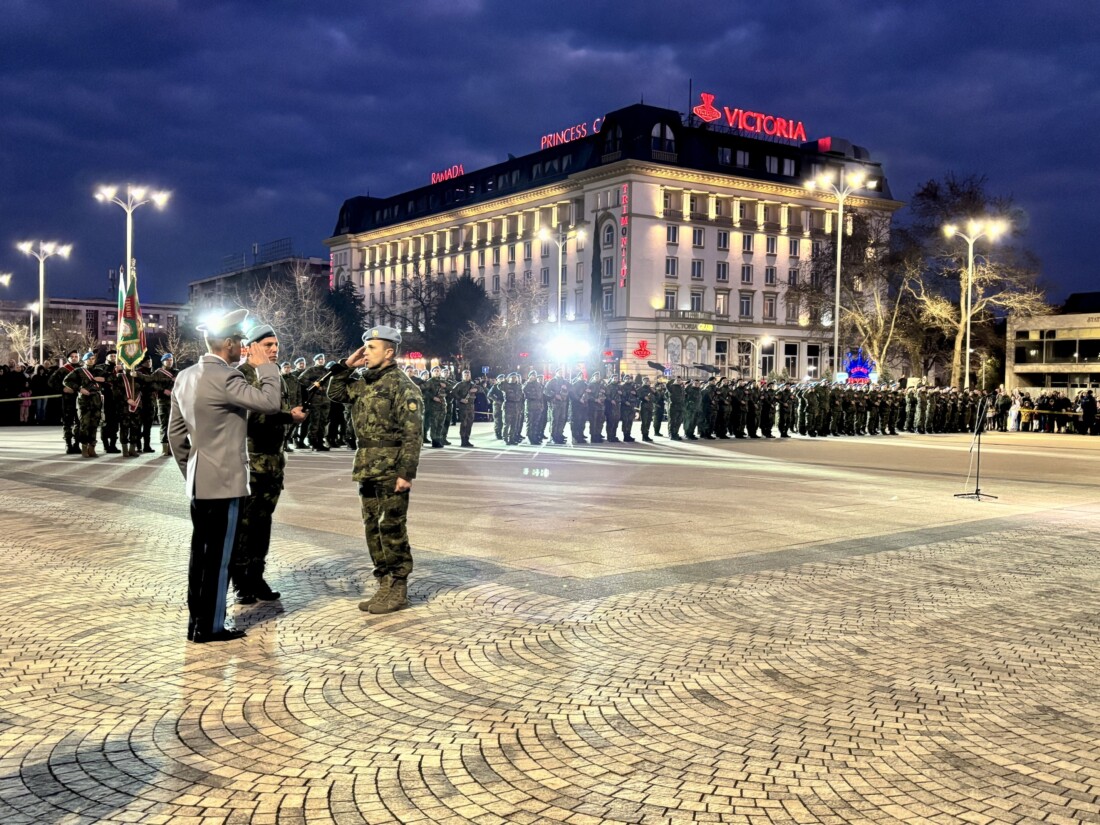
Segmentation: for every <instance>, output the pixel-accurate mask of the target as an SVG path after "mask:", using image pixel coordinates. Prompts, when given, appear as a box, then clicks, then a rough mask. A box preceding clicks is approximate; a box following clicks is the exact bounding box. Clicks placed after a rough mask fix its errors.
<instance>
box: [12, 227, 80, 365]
mask: <svg viewBox="0 0 1100 825" xmlns="http://www.w3.org/2000/svg"><path fill="white" fill-rule="evenodd" d="M34 244H35V242H34V241H23V242H21V243H18V244H16V245H15V248H16V249H18V250H19V251H20V252H22V253H23V254H24V255H33V256H34V257H35V258H38V313H39V316H38V317H39V318H41V319H42V322H41V323H39V325H38V363H39V364H43V363H45V360H46V354H45V344H46V336H45V335H43V332H45V329H46V325H45V318H46V259H47V258H49V257H51V256H53V255H60V256H61V257H62V258H68V257H69V254H70V253H71V252H72V251H73V245H72V244H71V243H67V244H59V243H57V242H56V241H49V242H46V241H38V249H35V248H34Z"/></svg>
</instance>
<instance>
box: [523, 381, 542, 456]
mask: <svg viewBox="0 0 1100 825" xmlns="http://www.w3.org/2000/svg"><path fill="white" fill-rule="evenodd" d="M523 406H524V408H525V409H526V412H527V441H528V442H529V443H531V444H541V443H542V432H543V423H542V412H543V410H544V409H545V407H546V400H545V399H544V398H543V397H542V382H541V381H539V376H538V373H536V372H535V371H534V370H531V371H530V372H529V373H527V381H526V382H525V383H524V385H523Z"/></svg>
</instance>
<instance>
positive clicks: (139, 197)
mask: <svg viewBox="0 0 1100 825" xmlns="http://www.w3.org/2000/svg"><path fill="white" fill-rule="evenodd" d="M127 191H128V192H129V194H130V197H131V198H133V199H134V200H136V201H143V200H145V192H146V189H145V187H144V186H129V187H127Z"/></svg>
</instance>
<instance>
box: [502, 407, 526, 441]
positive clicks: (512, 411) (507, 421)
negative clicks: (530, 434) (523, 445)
mask: <svg viewBox="0 0 1100 825" xmlns="http://www.w3.org/2000/svg"><path fill="white" fill-rule="evenodd" d="M522 433H523V404H520V403H519V402H518V401H517V402H514V403H511V404H508V403H506V404H505V405H504V440H505V441H506V442H507V443H509V444H518V443H519V440H520V437H521V435H522Z"/></svg>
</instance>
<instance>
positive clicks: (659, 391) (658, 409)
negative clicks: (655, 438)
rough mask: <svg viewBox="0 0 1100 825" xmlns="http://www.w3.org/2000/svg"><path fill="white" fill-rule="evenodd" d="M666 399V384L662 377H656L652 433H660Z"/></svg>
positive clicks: (664, 415)
mask: <svg viewBox="0 0 1100 825" xmlns="http://www.w3.org/2000/svg"><path fill="white" fill-rule="evenodd" d="M667 401H668V386H667V385H666V384H665V380H664V378H658V379H657V384H656V386H654V388H653V434H654V435H661V425H662V424H664V423H665V417H666V412H665V404H666V402H667Z"/></svg>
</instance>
